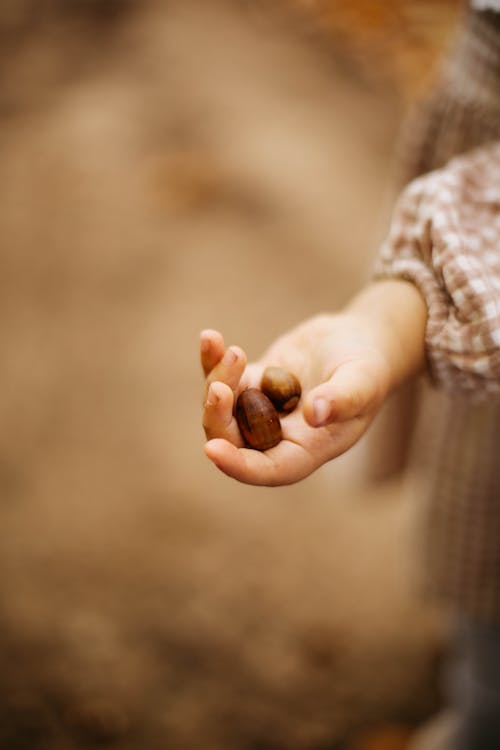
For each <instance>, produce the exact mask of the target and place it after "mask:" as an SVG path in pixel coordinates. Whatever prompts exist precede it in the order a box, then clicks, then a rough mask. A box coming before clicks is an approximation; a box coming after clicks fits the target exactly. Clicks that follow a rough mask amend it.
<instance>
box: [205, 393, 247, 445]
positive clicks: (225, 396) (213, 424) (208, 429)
mask: <svg viewBox="0 0 500 750" xmlns="http://www.w3.org/2000/svg"><path fill="white" fill-rule="evenodd" d="M233 405H234V394H233V392H232V390H231V388H230V387H229V386H228V385H226V384H225V383H219V382H217V381H216V382H215V383H212V384H211V385H210V387H209V389H208V393H207V400H206V401H205V406H204V410H203V427H204V429H205V434H206V436H207V439H209V440H210V439H212V438H224V439H225V440H229V441H230V442H231V443H233V444H234V445H237V446H239V447H242V446H243V439H242V437H241V434H240V431H239V429H238V425H237V422H236V420H235V418H234V417H233Z"/></svg>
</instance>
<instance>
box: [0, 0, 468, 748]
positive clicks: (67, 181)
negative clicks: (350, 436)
mask: <svg viewBox="0 0 500 750" xmlns="http://www.w3.org/2000/svg"><path fill="white" fill-rule="evenodd" d="M458 12H459V4H458V3H456V2H452V1H451V0H448V1H444V0H443V1H442V2H431V1H430V0H428V1H427V2H412V3H410V2H404V0H391V2H380V3H371V2H365V1H363V0H356V1H353V2H349V3H343V2H341V1H340V0H338V1H336V0H323V1H322V2H320V1H319V0H317V2H314V0H279V1H278V0H276V2H264V0H255V1H253V2H251V1H250V0H165V1H164V2H162V1H161V0H142V1H141V2H139V0H136V1H134V0H71V1H70V0H64V1H63V0H45V2H41V1H40V0H2V2H1V4H0V63H1V66H2V78H1V84H0V238H1V239H0V247H1V251H0V253H1V254H0V263H1V266H0V310H1V317H0V343H1V360H0V362H1V363H0V382H1V384H2V387H1V389H0V425H1V426H0V441H1V443H0V488H1V497H0V566H1V577H0V601H1V606H0V644H1V646H0V748H1V750H17V749H24V748H30V750H38V749H40V750H80V748H93V747H97V746H102V745H106V746H111V747H118V748H120V750H122V749H123V750H129V749H130V750H132V749H134V750H136V749H138V748H144V749H145V750H157V749H158V750H160V749H161V750H199V749H201V748H203V750H221V749H225V748H228V749H229V748H231V749H232V750H327V749H331V750H333V748H340V747H343V748H350V749H351V750H354V748H356V750H398V749H402V748H404V747H405V745H406V741H407V739H408V737H409V736H410V734H411V731H412V728H413V726H414V725H416V724H417V723H418V722H420V721H422V720H423V719H424V718H425V717H426V716H427V715H428V714H429V713H430V712H431V711H432V710H433V709H434V708H435V707H436V706H437V702H438V696H437V691H436V665H437V662H438V661H439V654H440V650H441V644H442V638H443V635H442V634H443V626H442V622H441V619H440V617H439V613H436V612H431V611H429V610H427V609H426V608H425V607H424V606H423V604H422V602H421V601H420V600H419V599H418V598H417V596H416V594H415V591H414V589H413V588H412V585H411V582H412V555H411V549H412V547H411V539H412V537H411V516H412V509H411V507H410V506H409V503H408V502H405V493H404V492H403V491H402V486H401V483H400V481H399V480H398V479H397V478H393V479H390V480H386V481H385V482H380V481H379V482H377V483H375V482H373V481H371V480H370V472H369V471H368V465H369V464H370V460H369V456H368V454H369V453H370V450H369V447H368V443H367V442H366V441H363V442H362V443H361V445H360V446H359V447H357V448H356V449H355V450H353V451H352V452H351V453H350V454H349V455H348V456H345V457H342V458H341V459H339V460H338V461H337V462H334V463H333V464H331V465H328V466H326V467H324V468H323V469H322V470H320V471H319V472H317V474H315V475H314V476H312V477H311V478H309V479H308V480H306V481H304V482H302V483H301V484H299V485H295V486H293V487H287V488H282V489H272V490H271V489H263V488H252V487H247V486H242V485H238V484H237V483H235V482H233V481H231V480H229V479H227V478H226V477H224V476H223V475H222V474H219V473H218V472H217V471H216V470H215V468H213V467H212V466H211V465H210V464H209V462H208V461H207V460H206V459H205V458H204V456H203V450H202V448H203V433H202V429H201V425H200V399H201V385H202V379H201V373H200V371H199V366H198V332H199V330H200V329H201V328H204V327H208V326H210V327H216V328H220V329H221V330H222V331H223V333H224V335H225V337H226V340H227V341H228V343H238V344H240V345H241V346H243V347H244V348H245V349H246V350H247V352H248V354H249V356H250V357H255V356H257V355H258V354H259V353H260V352H261V351H262V350H263V349H264V348H265V347H266V346H267V345H268V344H269V342H270V341H271V340H272V338H273V337H274V336H275V335H277V334H278V333H280V332H282V331H283V330H284V329H286V328H288V327H290V326H291V325H293V324H295V323H297V322H298V321H300V320H301V319H302V318H304V317H305V316H308V315H310V314H313V313H315V312H319V311H322V310H332V309H335V308H336V307H338V306H340V305H341V304H343V303H344V302H345V301H346V300H347V299H348V298H349V296H350V295H351V294H352V293H353V292H354V291H355V290H356V289H357V288H358V287H359V285H360V284H361V283H362V282H363V281H364V280H365V279H366V278H367V277H368V275H369V269H370V263H371V262H372V259H373V257H374V253H375V251H376V247H377V244H378V242H379V241H380V240H381V238H382V237H383V235H384V232H385V231H386V228H387V224H388V220H389V215H390V208H391V202H392V199H393V195H394V190H395V182H394V167H395V150H394V144H395V141H396V140H397V135H398V132H399V130H400V126H401V122H402V120H403V118H404V117H405V114H406V112H407V110H408V107H409V105H410V104H411V103H412V102H413V101H414V100H415V98H416V97H417V96H418V95H419V94H420V93H421V92H422V91H425V88H426V87H427V86H428V85H430V81H431V80H432V75H433V71H434V69H435V62H436V59H437V57H438V55H439V54H440V53H441V51H442V49H443V48H444V47H445V46H446V45H447V44H448V42H449V40H450V39H451V38H452V36H453V33H454V29H455V23H456V19H457V15H458ZM378 439H379V440H383V439H384V438H383V434H380V435H379V438H378Z"/></svg>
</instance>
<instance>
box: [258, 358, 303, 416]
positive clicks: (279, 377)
mask: <svg viewBox="0 0 500 750" xmlns="http://www.w3.org/2000/svg"><path fill="white" fill-rule="evenodd" d="M260 387H261V388H262V392H263V393H265V394H266V396H267V397H268V398H269V399H270V400H271V401H272V402H273V404H274V405H275V407H276V408H277V410H278V411H283V412H285V413H286V414H288V412H291V411H293V410H294V409H295V407H296V406H297V404H298V403H299V400H300V395H301V393H302V388H301V387H300V383H299V381H298V379H297V378H296V377H295V375H294V374H293V373H291V372H288V370H284V369H283V368H282V367H266V369H265V370H264V374H263V375H262V381H261V386H260Z"/></svg>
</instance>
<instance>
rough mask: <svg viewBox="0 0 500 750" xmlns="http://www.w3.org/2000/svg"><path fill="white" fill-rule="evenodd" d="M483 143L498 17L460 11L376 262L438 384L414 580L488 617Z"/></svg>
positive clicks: (489, 245)
mask: <svg viewBox="0 0 500 750" xmlns="http://www.w3.org/2000/svg"><path fill="white" fill-rule="evenodd" d="M495 142H497V143H500V15H499V14H497V13H493V12H491V11H487V12H473V11H469V12H468V13H467V15H466V17H465V22H464V28H463V30H462V32H461V33H460V34H459V35H458V39H457V43H456V46H455V48H454V50H453V51H452V53H451V54H450V55H449V56H448V58H447V59H446V61H445V65H444V67H443V70H442V73H441V75H440V77H439V79H438V82H437V85H436V87H435V88H434V90H433V91H432V93H431V94H430V96H429V97H428V98H427V100H426V101H424V102H423V104H422V105H421V106H420V108H419V109H418V111H417V113H416V114H415V115H414V116H413V117H412V118H411V120H410V122H409V127H408V128H407V129H406V134H405V138H404V144H405V150H404V154H403V160H402V172H403V180H404V181H405V182H408V181H409V180H413V179H414V178H416V177H418V176H420V175H423V177H422V179H420V180H417V181H416V182H413V183H412V184H411V185H410V186H409V187H408V188H407V189H406V190H405V191H404V192H403V193H402V195H401V198H400V200H399V201H398V204H397V206H396V209H395V216H394V223H393V225H392V228H391V234H390V237H389V238H388V241H387V242H386V243H385V244H384V246H383V248H382V251H381V254H380V258H379V261H378V264H377V274H378V275H382V276H392V277H403V278H408V279H411V280H412V281H413V282H414V283H416V284H418V286H419V287H420V289H421V290H422V292H423V294H424V297H425V298H426V299H427V303H428V308H429V323H428V330H427V335H426V339H427V347H428V355H429V369H430V372H431V375H432V378H433V379H434V381H435V383H436V384H437V385H438V386H439V387H437V388H436V387H432V388H431V387H425V388H424V393H423V394H422V398H421V399H420V402H419V408H418V411H419V422H418V425H417V430H416V435H415V439H414V443H413V449H412V455H411V458H410V465H409V467H408V468H409V473H410V476H411V477H412V478H414V479H417V480H418V484H417V486H418V488H419V492H418V496H417V497H415V503H416V504H418V512H419V515H420V524H419V529H420V532H421V533H420V535H419V538H418V548H419V554H420V556H421V560H422V561H423V563H424V564H423V566H422V571H423V580H422V583H423V586H424V590H425V591H426V592H427V594H430V595H432V596H435V597H437V598H438V599H439V601H440V602H441V603H445V604H448V605H449V606H450V608H451V609H452V610H457V611H459V612H466V613H469V614H470V615H471V616H473V617H476V618H478V619H480V620H482V621H490V622H494V623H496V624H497V625H498V624H500V401H499V398H498V395H497V394H498V384H499V371H498V366H499V363H498V357H499V354H498V347H499V343H498V305H499V304H500V291H499V288H498V273H499V260H498V255H499V254H500V243H499V239H498V231H499V224H498V214H499V210H500V208H499V203H498V184H499V179H498V171H497V170H498V159H499V146H498V145H496V144H495ZM477 147H483V148H481V149H480V150H479V151H478V150H476V149H477ZM459 154H460V155H462V156H461V157H460V159H458V160H453V161H450V160H451V159H453V157H456V156H457V155H459ZM490 157H491V162H490ZM495 165H496V166H495ZM436 170H438V171H436ZM430 172H432V174H429V173H430Z"/></svg>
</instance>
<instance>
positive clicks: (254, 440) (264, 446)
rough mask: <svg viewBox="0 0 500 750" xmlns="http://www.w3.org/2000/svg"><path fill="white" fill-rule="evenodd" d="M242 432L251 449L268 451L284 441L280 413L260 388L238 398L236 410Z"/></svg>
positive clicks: (241, 394) (249, 389) (251, 389)
mask: <svg viewBox="0 0 500 750" xmlns="http://www.w3.org/2000/svg"><path fill="white" fill-rule="evenodd" d="M235 416H236V421H237V422H238V427H239V428H240V432H241V434H242V435H243V438H244V439H245V442H246V443H247V445H249V446H250V448H254V449H255V450H258V451H267V450H268V449H269V448H272V447H273V446H275V445H277V444H278V443H279V442H280V440H281V439H282V434H281V424H280V420H279V416H278V412H277V411H276V409H275V408H274V406H273V404H272V403H271V401H270V400H269V399H268V398H267V396H265V395H264V394H263V393H262V391H259V389H258V388H247V389H246V390H244V391H242V392H241V393H240V395H239V396H238V399H237V401H236V408H235Z"/></svg>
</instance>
